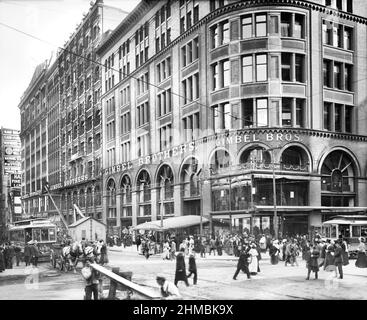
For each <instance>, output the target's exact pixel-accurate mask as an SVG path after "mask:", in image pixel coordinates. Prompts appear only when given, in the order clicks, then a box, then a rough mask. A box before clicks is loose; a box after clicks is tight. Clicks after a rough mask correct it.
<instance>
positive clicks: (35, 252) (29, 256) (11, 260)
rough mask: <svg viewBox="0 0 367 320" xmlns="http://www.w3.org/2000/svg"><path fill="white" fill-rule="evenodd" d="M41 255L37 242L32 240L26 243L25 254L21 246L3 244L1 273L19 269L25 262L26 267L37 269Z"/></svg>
mask: <svg viewBox="0 0 367 320" xmlns="http://www.w3.org/2000/svg"><path fill="white" fill-rule="evenodd" d="M40 255H41V253H40V250H39V248H38V244H37V241H33V240H31V241H29V242H28V243H26V244H25V246H24V251H23V252H22V248H21V247H20V246H19V245H15V244H13V243H11V242H4V243H1V244H0V272H4V271H5V270H6V269H13V266H17V267H19V265H20V263H21V262H24V263H25V266H26V267H27V266H30V265H32V266H34V267H37V265H38V258H39V256H40Z"/></svg>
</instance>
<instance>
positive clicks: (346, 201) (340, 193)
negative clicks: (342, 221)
mask: <svg viewBox="0 0 367 320" xmlns="http://www.w3.org/2000/svg"><path fill="white" fill-rule="evenodd" d="M321 175H322V177H321V192H322V195H321V205H323V206H336V207H340V206H342V207H349V206H353V205H354V202H355V175H356V165H355V163H354V160H353V159H352V158H351V157H350V156H349V155H348V154H347V153H346V152H344V151H341V150H337V151H333V152H331V153H330V154H329V155H328V156H327V157H326V158H325V160H324V162H323V164H322V167H321Z"/></svg>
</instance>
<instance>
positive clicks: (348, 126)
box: [345, 106, 353, 133]
mask: <svg viewBox="0 0 367 320" xmlns="http://www.w3.org/2000/svg"><path fill="white" fill-rule="evenodd" d="M352 115H353V107H352V106H345V131H346V132H349V133H351V132H352Z"/></svg>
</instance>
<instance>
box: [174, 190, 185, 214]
mask: <svg viewBox="0 0 367 320" xmlns="http://www.w3.org/2000/svg"><path fill="white" fill-rule="evenodd" d="M173 203H174V211H175V217H178V216H182V215H184V212H182V197H181V186H180V184H178V183H175V186H174V187H173Z"/></svg>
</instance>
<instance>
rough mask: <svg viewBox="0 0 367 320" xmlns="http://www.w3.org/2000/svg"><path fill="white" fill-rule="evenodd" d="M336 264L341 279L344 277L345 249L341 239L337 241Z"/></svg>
mask: <svg viewBox="0 0 367 320" xmlns="http://www.w3.org/2000/svg"><path fill="white" fill-rule="evenodd" d="M334 265H335V266H336V267H337V269H338V272H339V279H343V249H342V247H341V239H340V240H339V239H338V240H337V241H336V242H335V251H334Z"/></svg>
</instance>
